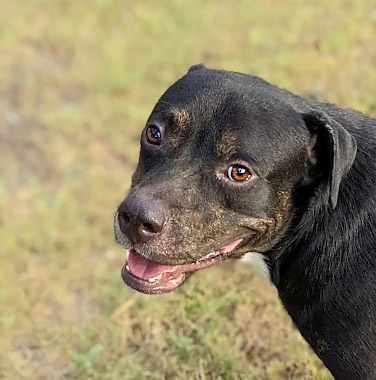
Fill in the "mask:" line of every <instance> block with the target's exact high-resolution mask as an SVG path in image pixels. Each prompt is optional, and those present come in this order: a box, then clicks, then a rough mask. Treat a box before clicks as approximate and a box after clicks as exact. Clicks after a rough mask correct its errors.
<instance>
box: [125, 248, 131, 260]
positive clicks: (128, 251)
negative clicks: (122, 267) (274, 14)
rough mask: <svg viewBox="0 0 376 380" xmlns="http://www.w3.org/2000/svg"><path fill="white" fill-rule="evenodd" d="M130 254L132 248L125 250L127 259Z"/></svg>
mask: <svg viewBox="0 0 376 380" xmlns="http://www.w3.org/2000/svg"><path fill="white" fill-rule="evenodd" d="M129 254H130V250H129V249H126V250H125V258H126V259H127V261H128V258H129Z"/></svg>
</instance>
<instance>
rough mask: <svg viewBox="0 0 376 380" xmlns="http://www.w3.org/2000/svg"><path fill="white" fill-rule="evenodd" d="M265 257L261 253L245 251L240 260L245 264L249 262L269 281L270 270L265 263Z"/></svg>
mask: <svg viewBox="0 0 376 380" xmlns="http://www.w3.org/2000/svg"><path fill="white" fill-rule="evenodd" d="M266 260H267V258H266V257H265V256H264V255H262V254H261V253H257V252H247V253H246V254H245V255H244V256H243V257H242V258H241V261H242V262H243V263H246V264H251V265H253V266H255V267H256V269H257V270H258V271H259V272H260V273H261V275H262V276H263V277H265V278H266V279H267V280H269V281H270V270H269V267H268V265H267V263H266Z"/></svg>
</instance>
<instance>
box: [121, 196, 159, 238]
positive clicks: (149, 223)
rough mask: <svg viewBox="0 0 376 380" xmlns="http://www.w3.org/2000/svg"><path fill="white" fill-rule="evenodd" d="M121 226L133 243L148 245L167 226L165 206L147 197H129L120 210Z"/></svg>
mask: <svg viewBox="0 0 376 380" xmlns="http://www.w3.org/2000/svg"><path fill="white" fill-rule="evenodd" d="M118 220H119V226H120V229H121V231H122V232H124V233H125V235H127V237H128V238H129V239H130V240H131V241H132V242H133V243H146V242H147V241H149V240H150V239H152V238H153V237H155V236H156V235H158V234H159V233H160V232H162V230H163V228H164V226H165V224H166V210H165V207H164V205H163V204H162V203H161V202H159V201H156V200H153V199H149V198H146V197H135V196H128V198H126V199H125V200H124V201H123V202H122V203H121V205H120V206H119V209H118Z"/></svg>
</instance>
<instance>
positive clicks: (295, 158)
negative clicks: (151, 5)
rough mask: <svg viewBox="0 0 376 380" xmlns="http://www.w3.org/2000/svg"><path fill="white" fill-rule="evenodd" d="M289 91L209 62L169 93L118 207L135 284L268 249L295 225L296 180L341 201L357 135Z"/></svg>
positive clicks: (166, 286)
mask: <svg viewBox="0 0 376 380" xmlns="http://www.w3.org/2000/svg"><path fill="white" fill-rule="evenodd" d="M291 99H292V97H291V95H287V93H286V92H284V91H282V90H280V89H278V88H276V87H274V86H272V85H270V84H268V83H267V82H265V81H263V80H262V79H260V78H257V77H252V76H248V75H244V74H239V73H232V72H226V71H219V70H209V69H207V68H205V67H204V66H203V65H198V66H193V67H192V68H191V69H190V70H189V71H188V73H187V75H185V76H184V77H183V78H181V79H180V80H178V81H177V82H176V83H175V84H173V85H172V86H171V87H170V88H169V89H168V90H167V91H166V93H165V94H163V96H162V97H161V99H160V100H159V101H158V103H157V104H156V106H155V107H154V110H153V111H152V113H151V115H150V117H149V119H148V121H147V123H146V127H145V128H144V130H143V132H142V136H141V150H140V158H139V164H138V167H137V170H136V172H135V173H134V175H133V178H132V188H131V190H130V193H129V195H128V196H127V198H126V199H125V200H124V201H123V202H122V203H121V205H120V206H119V209H118V211H117V213H116V215H115V235H116V239H117V241H118V242H119V243H121V244H122V245H123V246H124V247H125V248H126V249H127V250H128V258H127V260H128V262H127V263H126V265H125V266H124V268H123V270H122V276H123V279H124V281H125V282H126V283H127V284H128V285H130V286H131V287H133V288H135V289H137V290H139V291H141V292H144V293H163V292H167V291H170V290H173V289H175V288H177V287H178V286H179V285H181V284H182V283H183V282H184V280H185V279H186V278H187V276H188V275H189V274H191V273H192V272H194V271H196V270H198V269H202V268H204V267H207V266H210V265H212V264H214V263H217V262H219V261H222V260H224V259H227V258H230V257H236V258H240V257H242V256H243V255H244V254H245V253H246V252H249V251H252V252H260V253H266V252H268V251H269V250H270V249H271V248H272V247H273V246H274V245H275V244H276V243H277V242H278V241H279V239H280V238H281V236H282V235H283V233H284V231H286V229H287V227H288V226H289V222H290V220H291V218H292V215H293V210H292V208H293V204H294V196H295V195H294V194H295V193H296V191H297V189H298V188H300V187H304V186H309V185H310V184H312V183H313V182H314V181H319V182H325V184H326V187H327V188H328V195H329V197H328V198H329V199H332V201H333V199H334V203H333V202H332V205H333V206H334V205H335V202H336V196H337V195H338V186H337V184H338V185H339V181H340V180H341V178H342V176H343V175H344V173H345V172H346V170H348V167H349V165H350V164H351V162H352V160H353V158H354V157H353V154H352V153H351V152H350V153H349V149H350V148H351V144H352V143H353V141H352V140H351V139H350V140H349V137H348V136H347V135H344V134H346V133H347V132H346V131H345V130H344V129H343V128H342V127H341V126H337V125H335V126H334V127H333V125H332V124H331V123H330V122H329V121H328V118H327V117H326V116H325V115H324V116H323V115H322V114H317V113H311V114H304V113H302V112H299V111H298V110H297V107H295V106H293V105H292V104H291V102H292V100H291ZM337 127H338V128H337ZM341 128H342V129H341ZM333 130H334V131H335V133H334V134H333V133H332V131H333ZM336 133H337V135H338V136H340V137H338V136H336V135H335V134H336ZM333 136H334V137H333ZM343 136H345V137H343ZM346 139H347V140H349V141H347V140H346ZM345 140H346V141H345ZM339 142H340V143H341V147H338V144H339ZM346 144H347V145H346ZM345 145H346V146H345ZM345 148H346V149H345ZM344 150H345V151H346V155H345V156H344V157H342V156H343V154H342V156H341V157H339V158H338V159H337V160H336V159H335V154H339V153H338V152H342V151H344ZM350 150H351V149H350ZM336 152H337V153H336ZM354 154H355V153H354ZM321 156H323V157H321ZM325 162H326V163H325ZM316 169H317V170H316ZM337 173H339V174H338V176H337V175H336V174H337ZM336 186H337V188H336ZM332 187H333V189H332ZM336 192H337V193H336ZM335 193H336V194H337V195H336V194H335ZM333 194H334V195H333Z"/></svg>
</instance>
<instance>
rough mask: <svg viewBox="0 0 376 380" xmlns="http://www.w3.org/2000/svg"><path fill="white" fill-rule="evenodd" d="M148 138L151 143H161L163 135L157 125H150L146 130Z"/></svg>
mask: <svg viewBox="0 0 376 380" xmlns="http://www.w3.org/2000/svg"><path fill="white" fill-rule="evenodd" d="M146 138H147V140H148V142H149V143H150V144H154V145H160V143H161V140H162V135H161V132H160V130H159V129H158V128H157V127H154V126H153V127H148V129H147V130H146Z"/></svg>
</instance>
